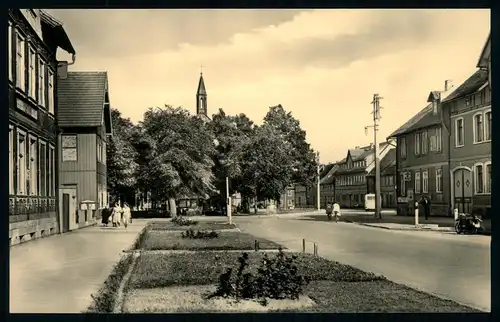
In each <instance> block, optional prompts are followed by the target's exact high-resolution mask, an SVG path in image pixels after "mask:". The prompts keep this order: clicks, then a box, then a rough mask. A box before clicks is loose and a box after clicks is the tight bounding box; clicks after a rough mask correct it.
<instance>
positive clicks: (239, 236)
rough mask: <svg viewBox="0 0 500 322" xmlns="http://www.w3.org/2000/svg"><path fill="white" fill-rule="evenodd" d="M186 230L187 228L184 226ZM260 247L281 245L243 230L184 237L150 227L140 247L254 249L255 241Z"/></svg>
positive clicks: (163, 248)
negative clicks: (210, 236)
mask: <svg viewBox="0 0 500 322" xmlns="http://www.w3.org/2000/svg"><path fill="white" fill-rule="evenodd" d="M184 230H185V228H184ZM256 240H257V241H258V243H259V248H260V249H278V248H279V246H280V245H278V244H276V243H274V242H272V241H269V240H266V239H263V238H257V237H254V236H252V235H249V234H245V233H241V232H220V233H219V235H218V237H217V238H212V239H191V238H182V233H181V231H179V232H178V233H177V232H176V233H172V232H166V231H161V230H153V229H149V230H148V231H147V232H146V235H145V236H144V238H143V240H142V242H141V244H140V245H139V247H138V248H140V249H143V250H252V249H254V248H255V241H256Z"/></svg>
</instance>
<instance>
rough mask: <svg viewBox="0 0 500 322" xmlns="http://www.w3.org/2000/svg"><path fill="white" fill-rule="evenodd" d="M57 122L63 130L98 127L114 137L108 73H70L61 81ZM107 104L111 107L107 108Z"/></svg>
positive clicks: (59, 83)
mask: <svg viewBox="0 0 500 322" xmlns="http://www.w3.org/2000/svg"><path fill="white" fill-rule="evenodd" d="M57 96H58V110H57V118H58V123H59V125H60V126H61V127H97V126H101V125H102V124H103V123H104V124H105V125H106V132H107V133H111V109H110V106H109V94H108V74H107V72H69V73H68V75H67V78H64V79H62V78H59V79H58V88H57ZM105 103H108V104H105Z"/></svg>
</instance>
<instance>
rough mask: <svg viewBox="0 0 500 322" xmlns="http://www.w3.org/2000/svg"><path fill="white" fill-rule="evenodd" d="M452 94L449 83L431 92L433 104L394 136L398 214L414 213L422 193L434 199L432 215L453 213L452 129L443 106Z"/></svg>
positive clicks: (432, 200) (392, 136)
mask: <svg viewBox="0 0 500 322" xmlns="http://www.w3.org/2000/svg"><path fill="white" fill-rule="evenodd" d="M448 95H450V91H449V88H448V84H447V82H446V83H445V90H444V91H442V92H439V91H433V92H431V93H430V94H429V96H428V99H427V102H429V104H428V105H427V106H426V107H425V108H424V109H422V110H421V111H420V112H419V113H417V114H416V115H415V116H414V117H412V118H411V119H410V120H409V121H408V122H406V123H405V124H403V125H402V126H401V127H400V128H399V129H397V130H396V131H395V132H394V133H392V134H391V136H390V137H391V138H396V139H397V154H396V167H397V179H398V180H397V198H398V205H397V211H398V215H413V213H414V207H415V201H416V200H419V199H420V197H421V196H427V197H428V198H429V199H430V201H431V215H451V212H450V205H449V200H450V189H449V164H448V159H449V142H448V136H449V128H448V127H447V126H446V120H447V117H446V116H445V115H444V114H443V109H442V108H441V99H442V98H446V97H447V96H448Z"/></svg>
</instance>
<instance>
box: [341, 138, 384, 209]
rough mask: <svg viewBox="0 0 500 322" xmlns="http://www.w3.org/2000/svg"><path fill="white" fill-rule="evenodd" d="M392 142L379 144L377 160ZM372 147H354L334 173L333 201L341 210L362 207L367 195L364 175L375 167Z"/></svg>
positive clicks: (382, 156)
mask: <svg viewBox="0 0 500 322" xmlns="http://www.w3.org/2000/svg"><path fill="white" fill-rule="evenodd" d="M392 144H393V143H392V141H388V142H383V143H381V144H379V149H378V150H379V158H380V159H382V158H384V157H385V155H386V154H387V153H388V152H389V150H390V148H391V146H392ZM374 157H375V154H374V149H373V145H369V146H366V147H356V148H354V149H350V150H348V152H347V156H346V158H345V161H344V162H341V163H339V164H338V169H337V170H336V172H335V177H336V180H335V183H336V184H335V200H336V201H337V202H338V203H339V204H340V206H341V207H343V208H358V207H363V206H364V203H365V195H366V194H367V184H366V175H367V174H368V173H370V172H371V171H372V169H373V168H374V167H375V158H374Z"/></svg>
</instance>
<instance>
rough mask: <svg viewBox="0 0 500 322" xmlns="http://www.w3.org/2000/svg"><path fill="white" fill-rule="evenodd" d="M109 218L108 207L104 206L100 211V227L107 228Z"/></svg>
mask: <svg viewBox="0 0 500 322" xmlns="http://www.w3.org/2000/svg"><path fill="white" fill-rule="evenodd" d="M110 216H111V211H110V208H109V206H108V205H106V206H105V207H104V208H103V209H102V211H101V217H102V218H101V219H102V226H103V227H108V224H109V218H110Z"/></svg>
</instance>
